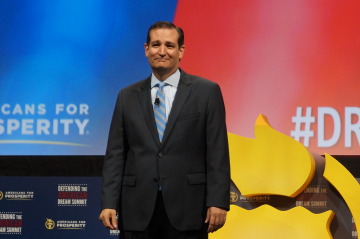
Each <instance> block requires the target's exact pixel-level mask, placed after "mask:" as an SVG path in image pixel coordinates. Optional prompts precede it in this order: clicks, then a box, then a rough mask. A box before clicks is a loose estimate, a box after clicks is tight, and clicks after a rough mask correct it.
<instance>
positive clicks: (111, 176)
mask: <svg viewBox="0 0 360 239" xmlns="http://www.w3.org/2000/svg"><path fill="white" fill-rule="evenodd" d="M184 50H185V46H184V34H183V31H182V29H181V28H179V27H176V26H175V25H174V24H172V23H169V22H157V23H155V24H153V25H152V26H151V27H150V28H149V30H148V36H147V42H146V43H145V55H146V57H147V58H148V61H149V64H150V66H151V69H152V75H151V76H150V77H149V78H147V79H145V80H143V81H140V82H137V83H135V84H133V85H130V86H128V87H126V88H124V89H123V90H121V91H120V93H119V95H118V99H117V102H116V107H115V110H114V114H113V118H112V123H111V127H110V133H109V140H108V146H107V151H106V157H105V161H104V168H103V190H102V207H103V210H102V212H101V214H100V217H99V218H100V220H101V221H102V222H103V224H104V225H105V226H106V227H108V228H111V229H115V228H117V226H118V225H117V219H116V214H117V213H118V215H119V218H118V219H119V225H120V229H121V237H122V238H125V239H127V238H132V239H145V238H148V239H159V238H160V239H161V238H163V239H177V238H183V239H190V238H207V233H208V232H214V231H216V230H218V229H219V228H220V227H222V226H223V225H224V223H225V220H226V213H227V210H229V197H230V165H229V151H228V142H227V131H226V124H225V108H224V103H223V99H222V95H221V91H220V88H219V86H218V85H217V84H216V83H213V82H211V81H208V80H206V79H203V78H200V77H198V76H193V75H190V74H187V73H185V72H184V71H183V70H181V69H179V62H180V60H181V58H182V57H183V54H184Z"/></svg>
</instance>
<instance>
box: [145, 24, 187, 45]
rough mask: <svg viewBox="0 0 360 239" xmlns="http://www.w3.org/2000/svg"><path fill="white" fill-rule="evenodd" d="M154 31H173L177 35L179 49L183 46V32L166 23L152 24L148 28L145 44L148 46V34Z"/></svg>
mask: <svg viewBox="0 0 360 239" xmlns="http://www.w3.org/2000/svg"><path fill="white" fill-rule="evenodd" d="M155 29H175V30H176V31H177V33H178V35H179V38H178V45H179V47H181V46H183V45H184V31H183V30H182V29H181V28H180V27H177V26H175V24H173V23H171V22H166V21H160V22H155V23H154V24H152V25H151V26H150V28H149V30H148V32H147V37H146V44H148V45H149V43H150V32H151V31H152V30H155Z"/></svg>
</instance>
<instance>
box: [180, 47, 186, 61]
mask: <svg viewBox="0 0 360 239" xmlns="http://www.w3.org/2000/svg"><path fill="white" fill-rule="evenodd" d="M179 51H180V54H179V59H180V60H181V58H182V57H183V56H184V52H185V45H182V46H181V47H180V48H179Z"/></svg>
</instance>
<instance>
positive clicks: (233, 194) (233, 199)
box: [230, 192, 239, 203]
mask: <svg viewBox="0 0 360 239" xmlns="http://www.w3.org/2000/svg"><path fill="white" fill-rule="evenodd" d="M238 199H239V196H238V194H237V193H236V192H230V202H232V203H234V202H236V201H237V200H238Z"/></svg>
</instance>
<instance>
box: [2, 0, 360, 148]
mask: <svg viewBox="0 0 360 239" xmlns="http://www.w3.org/2000/svg"><path fill="white" fill-rule="evenodd" d="M157 20H168V21H175V23H176V24H178V25H179V26H182V27H183V28H184V30H185V34H186V35H185V42H186V51H185V57H184V59H183V62H182V67H183V69H184V70H185V71H187V72H189V73H193V74H198V75H201V76H203V77H206V78H209V79H210V80H213V81H216V82H218V83H219V84H220V86H221V88H222V90H223V94H224V98H225V103H226V107H227V123H228V130H229V132H231V133H235V134H238V135H242V136H247V137H252V136H253V132H252V129H253V123H252V122H254V120H255V119H256V117H257V115H258V114H259V113H263V114H266V115H267V116H268V117H269V118H271V122H272V124H273V126H274V127H275V128H277V129H279V130H280V131H281V132H283V133H285V134H287V135H290V136H292V137H294V138H295V139H296V140H299V141H300V142H302V143H303V144H304V145H306V146H308V147H309V148H310V150H312V151H314V152H316V153H319V154H323V153H324V152H328V153H330V154H332V155H335V154H337V155H339V154H341V155H345V154H348V155H350V154H351V155H352V154H356V155H358V154H359V153H360V147H359V145H360V142H359V141H360V120H359V118H360V117H359V116H360V107H359V100H360V99H359V97H360V96H359V93H358V91H359V88H360V81H359V76H360V68H359V66H358V63H359V62H360V44H359V42H360V31H359V29H360V2H359V1H357V0H348V1H338V0H329V1H312V0H294V1H282V0H274V1H267V0H253V1H246V0H228V1H220V0H212V1H207V0H197V1H189V0H179V1H176V0H171V1H170V0H166V1H165V0H163V1H161V0H154V1H132V0H124V1H116V0H107V1H103V0H86V1H84V0H80V1H69V0H65V1H64V0H61V1H60V0H54V1H44V0H34V1H24V0H12V1H7V0H5V1H1V3H0V35H1V38H0V154H1V155H54V154H56V155H101V154H104V152H105V145H106V140H107V134H108V128H109V122H110V118H111V115H112V111H113V107H114V102H115V99H116V95H117V92H118V90H120V89H121V88H123V87H124V86H126V85H129V84H131V83H133V82H135V81H138V80H141V79H143V78H145V77H147V76H149V74H150V69H149V67H148V64H147V60H146V58H145V57H144V49H143V44H144V42H145V37H146V30H147V28H148V27H149V25H150V24H151V23H153V22H155V21H157Z"/></svg>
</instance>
